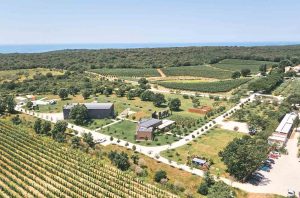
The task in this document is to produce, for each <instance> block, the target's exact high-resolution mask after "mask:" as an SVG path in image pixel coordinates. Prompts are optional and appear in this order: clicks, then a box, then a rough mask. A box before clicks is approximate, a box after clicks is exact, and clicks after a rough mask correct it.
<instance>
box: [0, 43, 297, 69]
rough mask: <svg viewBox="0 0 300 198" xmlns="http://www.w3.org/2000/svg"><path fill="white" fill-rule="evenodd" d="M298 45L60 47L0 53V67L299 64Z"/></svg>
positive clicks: (82, 67)
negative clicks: (241, 61)
mask: <svg viewBox="0 0 300 198" xmlns="http://www.w3.org/2000/svg"><path fill="white" fill-rule="evenodd" d="M299 57H300V45H293V46H264V47H173V48H143V49H102V50H62V51H54V52H46V53H33V54H0V69H2V70H3V69H21V68H37V67H45V68H59V69H70V70H78V69H81V70H82V69H87V68H88V69H97V68H160V67H170V66H175V67H176V66H191V65H202V64H205V63H211V64H212V63H217V62H219V61H220V60H223V59H229V58H230V59H245V60H260V61H275V62H280V61H281V60H285V59H288V60H290V61H292V62H294V63H295V64H298V63H300V61H299Z"/></svg>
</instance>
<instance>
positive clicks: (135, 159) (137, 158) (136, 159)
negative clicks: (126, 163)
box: [131, 154, 140, 164]
mask: <svg viewBox="0 0 300 198" xmlns="http://www.w3.org/2000/svg"><path fill="white" fill-rule="evenodd" d="M131 159H132V161H133V163H134V164H138V162H139V159H140V157H139V156H138V155H136V154H133V155H131Z"/></svg>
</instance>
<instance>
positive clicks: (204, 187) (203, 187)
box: [197, 182, 208, 195]
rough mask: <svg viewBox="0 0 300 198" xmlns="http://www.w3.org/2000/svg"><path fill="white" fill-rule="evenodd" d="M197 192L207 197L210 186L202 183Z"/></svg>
mask: <svg viewBox="0 0 300 198" xmlns="http://www.w3.org/2000/svg"><path fill="white" fill-rule="evenodd" d="M197 192H198V193H199V194H201V195H207V194H208V185H207V184H206V183H205V182H203V183H201V184H200V186H199V188H198V190H197Z"/></svg>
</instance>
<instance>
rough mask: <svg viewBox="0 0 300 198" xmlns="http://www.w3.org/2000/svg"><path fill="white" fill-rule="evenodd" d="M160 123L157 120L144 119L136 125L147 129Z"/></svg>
mask: <svg viewBox="0 0 300 198" xmlns="http://www.w3.org/2000/svg"><path fill="white" fill-rule="evenodd" d="M160 122H161V120H159V119H154V118H150V119H145V120H141V121H139V123H138V125H139V127H144V128H149V127H152V126H153V125H155V124H158V123H160Z"/></svg>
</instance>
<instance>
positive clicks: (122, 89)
mask: <svg viewBox="0 0 300 198" xmlns="http://www.w3.org/2000/svg"><path fill="white" fill-rule="evenodd" d="M125 92H126V90H125V88H123V87H119V89H117V90H116V95H117V96H119V97H123V96H124V95H125Z"/></svg>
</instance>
